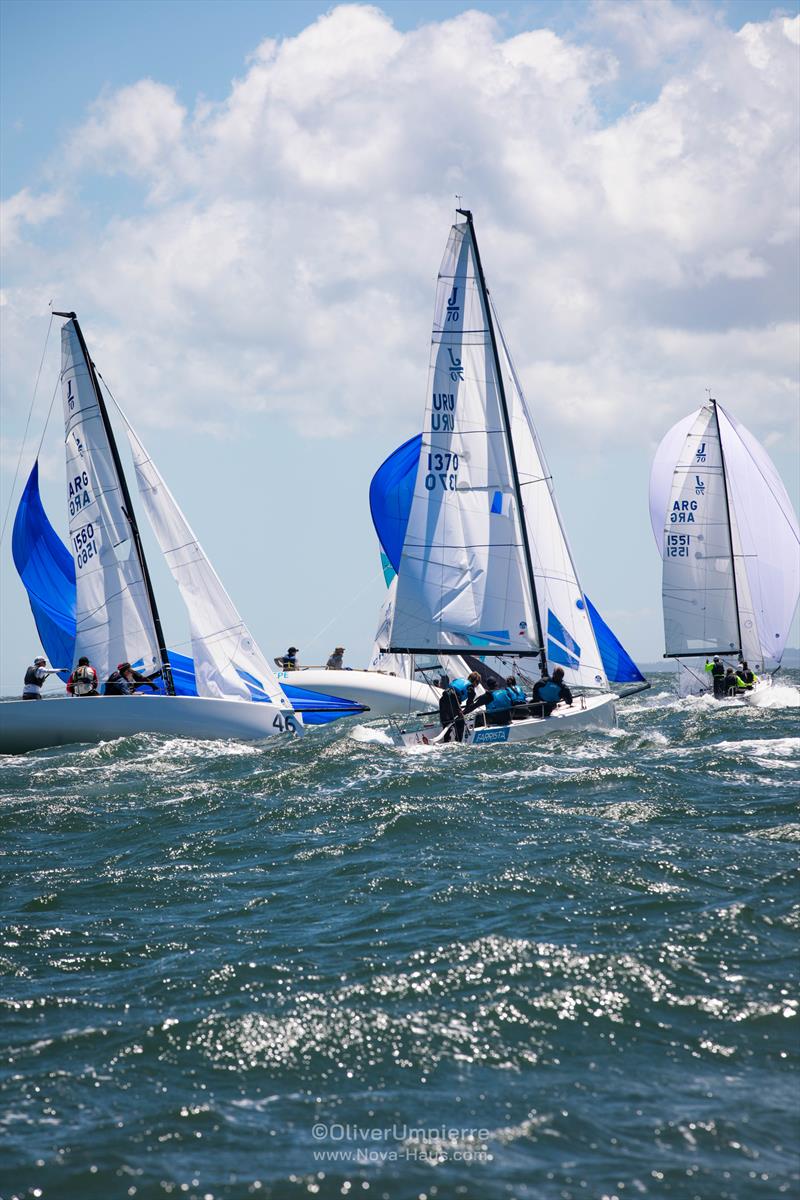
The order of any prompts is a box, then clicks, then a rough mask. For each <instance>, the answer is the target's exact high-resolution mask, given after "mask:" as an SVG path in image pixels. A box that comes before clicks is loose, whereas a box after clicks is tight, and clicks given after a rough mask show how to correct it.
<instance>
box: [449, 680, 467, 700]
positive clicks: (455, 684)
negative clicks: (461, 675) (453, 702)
mask: <svg viewBox="0 0 800 1200" xmlns="http://www.w3.org/2000/svg"><path fill="white" fill-rule="evenodd" d="M450 687H451V688H452V689H453V691H454V692H455V694H456V695H457V696H458V698H459V700H466V699H468V697H469V687H470V685H469V683H468V682H467V680H466V679H454V680H453V681H452V682H451V684H450Z"/></svg>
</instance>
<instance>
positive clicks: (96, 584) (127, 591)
mask: <svg viewBox="0 0 800 1200" xmlns="http://www.w3.org/2000/svg"><path fill="white" fill-rule="evenodd" d="M61 385H62V395H63V401H64V429H65V446H66V458H67V506H68V512H69V548H70V551H71V553H72V558H73V561H74V563H75V581H76V605H75V622H76V636H75V654H76V655H82V654H85V655H87V656H88V658H89V660H90V661H91V662H92V664H93V665H94V667H95V668H96V670H97V672H98V675H99V676H100V678H101V679H104V678H106V677H107V676H108V675H109V674H110V673H111V671H113V670H114V669H115V667H116V666H117V664H118V663H120V662H122V661H128V662H137V661H139V660H141V661H142V663H143V664H144V668H145V670H152V669H153V668H156V667H158V666H159V664H160V661H161V658H160V652H159V645H158V638H157V636H156V631H155V625H154V618H153V612H152V609H151V606H150V602H149V598H148V594H147V589H146V586H145V581H144V577H143V573H142V566H141V563H140V561H139V557H138V554H137V553H136V547H135V545H134V541H133V537H132V530H131V525H130V522H129V519H128V515H127V513H126V511H125V506H124V497H123V489H122V485H121V482H120V477H119V473H118V470H117V466H116V463H115V456H114V453H113V452H112V447H111V444H110V441H109V435H108V431H107V428H106V424H105V421H104V416H103V413H102V412H101V410H100V406H99V404H98V398H97V393H96V391H95V386H94V382H93V379H92V376H91V373H90V370H89V364H88V362H87V359H86V356H85V354H84V351H83V348H82V346H81V338H80V336H79V334H78V330H77V327H76V322H75V321H74V320H69V321H67V322H66V323H65V324H64V326H63V327H62V330H61Z"/></svg>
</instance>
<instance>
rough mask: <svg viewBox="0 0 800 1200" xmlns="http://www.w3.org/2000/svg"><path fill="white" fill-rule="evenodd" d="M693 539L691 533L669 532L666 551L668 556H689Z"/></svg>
mask: <svg viewBox="0 0 800 1200" xmlns="http://www.w3.org/2000/svg"><path fill="white" fill-rule="evenodd" d="M691 541H692V535H691V534H690V533H668V534H667V545H666V549H665V551H664V553H665V554H666V556H667V558H688V557H689V546H690V545H691Z"/></svg>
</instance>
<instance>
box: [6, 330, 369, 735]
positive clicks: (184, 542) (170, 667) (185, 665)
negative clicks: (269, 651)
mask: <svg viewBox="0 0 800 1200" xmlns="http://www.w3.org/2000/svg"><path fill="white" fill-rule="evenodd" d="M54 315H55V316H59V317H64V318H66V320H65V324H64V325H63V326H62V330H61V387H62V398H63V406H64V440H65V449H66V464H67V510H68V521H69V550H67V548H66V547H65V546H64V545H63V543H61V541H60V539H59V538H58V535H57V534H55V531H54V530H53V529H52V527H51V526H50V525H49V522H48V521H47V518H46V516H45V514H44V510H43V508H42V507H41V501H40V499H39V493H38V466H37V464H34V468H33V471H32V472H31V477H30V479H29V480H28V485H27V487H26V489H25V492H24V493H23V497H22V500H21V502H20V506H19V508H18V511H17V517H16V520H15V524H14V537H13V554H14V560H15V563H16V565H17V569H18V571H19V573H20V575H21V577H22V580H23V583H24V584H25V587H26V589H27V591H28V596H29V600H30V602H31V607H32V610H33V614H34V618H35V620H36V624H37V628H38V629H39V633H40V636H41V638H42V642H43V644H44V646H45V649H46V650H47V652H48V654H49V656H50V659H51V661H53V662H56V663H58V665H59V666H61V667H67V668H69V667H71V666H72V664H73V663H74V662H75V661H76V659H77V657H78V656H79V655H85V656H86V657H87V658H88V659H89V661H90V662H91V663H92V665H93V666H94V667H95V669H96V671H97V673H98V677H99V679H100V680H104V679H106V678H107V677H108V676H109V675H110V674H111V672H112V671H113V670H114V668H115V667H116V666H117V664H118V663H120V662H123V661H124V662H130V663H132V664H133V665H134V667H136V668H138V669H140V670H142V671H143V672H144V673H145V674H147V675H153V676H154V679H155V677H156V673H157V677H158V684H157V687H158V694H154V695H152V696H146V697H144V696H143V697H138V696H137V697H136V698H131V697H128V696H103V697H101V698H98V699H96V700H91V701H89V700H80V701H79V700H77V699H74V698H73V699H69V700H67V699H62V698H59V699H58V700H56V699H54V700H52V701H51V700H49V699H48V700H46V701H44V702H40V703H34V704H31V703H29V702H27V703H26V702H23V701H9V702H6V703H3V704H2V705H0V752H3V753H22V752H24V751H27V750H32V749H39V748H42V747H46V746H52V745H64V744H70V743H73V742H91V741H98V740H103V739H106V738H112V737H122V736H127V735H130V734H135V733H142V732H152V733H165V734H170V735H175V736H185V737H195V738H226V739H227V738H237V739H241V740H246V741H255V740H259V739H261V738H266V737H269V736H272V735H275V734H278V733H283V734H287V733H290V734H301V733H302V732H303V729H304V726H303V718H302V716H301V715H300V713H299V712H298V711H296V709H295V707H294V706H293V704H292V702H291V700H290V699H289V698H288V697H287V695H286V693H285V692H284V690H283V689H282V687H281V685H280V684H279V683H278V680H277V679H276V677H275V675H274V673H273V671H272V669H271V667H270V666H269V664H268V662H267V660H266V658H265V657H264V655H263V653H262V652H261V650H260V648H259V647H258V645H257V643H256V642H255V639H254V638H253V636H252V634H251V633H250V631H249V630H248V628H247V626H246V625H245V623H244V621H243V620H242V618H241V616H240V615H239V613H238V611H237V609H236V607H235V605H234V604H233V601H232V600H231V598H230V596H229V595H228V593H227V591H226V590H225V588H224V586H223V584H222V582H221V580H220V579H219V576H218V575H217V574H216V572H215V570H214V568H213V567H212V565H211V563H210V562H209V560H208V558H207V557H206V555H205V553H204V551H203V549H202V547H201V545H200V543H199V541H198V540H197V538H196V536H195V534H194V533H193V531H192V529H191V528H190V526H189V524H188V522H187V521H186V518H185V517H184V515H183V513H182V512H181V510H180V508H179V507H178V505H177V503H176V502H175V499H174V497H173V496H172V494H171V493H170V491H169V489H168V488H167V486H166V484H165V482H164V480H163V479H162V477H161V475H160V474H159V472H158V470H157V468H156V466H155V464H154V463H153V461H152V459H151V458H150V456H149V455H148V454H147V452H146V450H145V448H144V446H143V444H142V442H141V441H140V439H139V438H138V436H137V435H136V433H135V432H134V430H133V429H132V428H131V427H130V425H128V428H127V432H128V438H129V441H130V445H131V451H132V455H133V462H134V468H135V473H136V482H137V485H138V490H139V495H140V499H141V501H142V504H143V506H144V508H145V511H146V512H147V515H148V518H149V519H150V522H151V524H152V526H153V530H154V532H155V535H156V539H157V541H158V543H159V546H160V548H161V550H162V552H163V554H164V556H165V559H166V562H167V564H168V566H169V568H170V571H171V573H172V575H173V578H174V580H175V582H176V583H177V585H178V589H179V591H180V594H181V597H182V599H183V601H184V604H185V606H186V610H187V613H188V617H189V625H190V631H191V644H192V657H191V659H189V658H188V657H187V656H182V655H178V654H176V653H175V652H174V651H169V650H168V649H167V643H166V640H165V635H164V630H163V626H162V622H161V618H160V614H159V610H158V605H157V601H156V595H155V591H154V588H153V583H152V579H151V575H150V570H149V567H148V563H147V559H146V557H145V551H144V547H143V544H142V539H141V536H140V532H139V526H138V524H137V520H136V516H135V511H134V505H133V500H132V497H131V493H130V491H129V488H128V483H127V480H126V477H125V472H124V470H123V466H122V460H121V458H120V454H119V448H118V445H117V441H116V437H115V433H114V429H113V427H112V424H111V421H110V418H109V413H108V409H107V406H106V402H105V398H104V395H103V392H102V390H101V387H100V383H99V380H98V376H97V372H96V370H95V367H94V364H93V362H92V360H91V358H90V356H89V352H88V350H87V347H86V342H85V340H84V336H83V332H82V330H81V327H80V325H79V323H78V320H77V317H76V315H75V314H74V313H55V314H54ZM298 707H299V706H298ZM345 707H346V708H350V709H351V710H352V711H359V710H358V709H355V708H352V706H347V705H345ZM340 711H342V709H341V708H340Z"/></svg>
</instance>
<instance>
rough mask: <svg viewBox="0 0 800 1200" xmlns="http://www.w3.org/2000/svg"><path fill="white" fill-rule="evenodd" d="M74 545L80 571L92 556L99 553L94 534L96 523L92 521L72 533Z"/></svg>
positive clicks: (76, 561)
mask: <svg viewBox="0 0 800 1200" xmlns="http://www.w3.org/2000/svg"><path fill="white" fill-rule="evenodd" d="M72 545H73V546H74V548H75V566H76V567H77V568H78V570H79V571H80V570H81V568H82V567H85V566H86V564H87V563H88V561H89V559H90V558H96V557H97V554H98V550H97V542H96V541H95V536H94V525H93V524H92V522H91V521H90V522H89V523H88V525H83V526H82V527H81V528H80V529H78V530H77V531H76V532H75V533H73V535H72Z"/></svg>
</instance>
